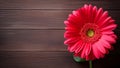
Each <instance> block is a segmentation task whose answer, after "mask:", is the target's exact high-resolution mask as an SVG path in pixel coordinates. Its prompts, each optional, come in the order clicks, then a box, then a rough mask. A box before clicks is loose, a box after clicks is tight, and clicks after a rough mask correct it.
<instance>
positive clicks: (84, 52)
mask: <svg viewBox="0 0 120 68" xmlns="http://www.w3.org/2000/svg"><path fill="white" fill-rule="evenodd" d="M114 22H115V20H113V19H112V18H111V17H110V16H109V15H108V12H107V11H103V9H102V8H99V9H97V7H96V6H92V5H86V4H85V5H84V6H83V7H81V8H79V9H77V10H75V11H73V12H72V14H69V17H68V19H67V20H66V21H64V24H65V25H66V27H65V30H66V32H65V33H64V37H65V38H66V40H65V41H64V44H66V45H68V50H69V51H70V52H73V53H74V56H79V57H81V58H83V59H86V60H94V59H99V58H103V57H104V55H105V54H108V52H109V50H111V49H112V45H111V44H113V43H115V42H116V38H117V37H116V35H115V34H114V32H113V30H114V29H115V28H116V26H117V25H116V24H115V23H114Z"/></svg>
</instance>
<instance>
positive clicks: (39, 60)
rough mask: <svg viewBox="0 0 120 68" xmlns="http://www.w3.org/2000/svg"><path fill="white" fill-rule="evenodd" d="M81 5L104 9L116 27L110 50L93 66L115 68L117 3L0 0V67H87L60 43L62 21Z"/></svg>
mask: <svg viewBox="0 0 120 68" xmlns="http://www.w3.org/2000/svg"><path fill="white" fill-rule="evenodd" d="M84 4H92V5H96V6H97V7H102V8H103V9H104V10H108V11H109V15H110V16H112V17H113V19H115V20H116V23H117V24H118V27H117V29H116V30H115V33H116V34H117V36H118V38H119V39H117V42H116V44H114V45H113V46H114V50H112V51H110V54H109V55H106V56H105V57H104V59H100V60H95V61H93V67H94V68H119V67H120V65H119V63H120V58H119V57H120V46H119V45H120V27H119V26H120V23H119V22H120V20H119V16H120V5H119V4H120V0H0V68H88V66H89V65H88V62H84V63H76V62H75V61H74V60H73V58H72V54H71V53H69V52H67V46H65V45H64V44H63V42H64V40H65V39H64V38H63V34H64V31H65V30H64V27H65V25H64V23H63V21H64V20H66V19H67V17H68V14H69V13H71V12H72V10H74V9H77V8H79V7H82V6H83V5H84Z"/></svg>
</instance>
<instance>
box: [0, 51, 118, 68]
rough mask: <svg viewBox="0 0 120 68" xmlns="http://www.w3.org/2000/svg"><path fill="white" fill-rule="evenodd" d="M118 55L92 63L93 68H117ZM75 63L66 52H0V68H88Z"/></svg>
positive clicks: (86, 63) (85, 65) (82, 64)
mask: <svg viewBox="0 0 120 68" xmlns="http://www.w3.org/2000/svg"><path fill="white" fill-rule="evenodd" d="M119 57H120V55H107V56H106V57H105V58H104V59H99V60H96V61H93V67H94V68H118V66H120V65H119V63H120V58H119ZM88 66H89V64H88V62H84V63H76V62H75V61H74V60H73V58H72V54H70V53H68V52H0V68H88Z"/></svg>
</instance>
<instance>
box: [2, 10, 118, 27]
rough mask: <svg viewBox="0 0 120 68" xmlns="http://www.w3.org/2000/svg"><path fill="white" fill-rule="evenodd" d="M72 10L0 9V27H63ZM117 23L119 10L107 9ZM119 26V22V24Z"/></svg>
mask: <svg viewBox="0 0 120 68" xmlns="http://www.w3.org/2000/svg"><path fill="white" fill-rule="evenodd" d="M71 12H72V10H69V11H68V10H0V29H63V28H64V26H65V25H64V23H63V21H64V20H66V19H67V17H68V15H69V13H71ZM109 15H111V16H112V17H113V18H114V19H115V20H116V23H117V24H119V22H120V19H119V16H120V11H109ZM119 26H120V24H119Z"/></svg>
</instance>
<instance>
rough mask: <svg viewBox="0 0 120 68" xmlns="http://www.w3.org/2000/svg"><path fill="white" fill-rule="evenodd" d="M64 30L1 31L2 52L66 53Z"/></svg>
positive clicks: (0, 48) (0, 43)
mask: <svg viewBox="0 0 120 68" xmlns="http://www.w3.org/2000/svg"><path fill="white" fill-rule="evenodd" d="M63 33H64V30H0V51H1V50H2V51H66V47H65V45H64V44H63V42H64V38H63Z"/></svg>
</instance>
